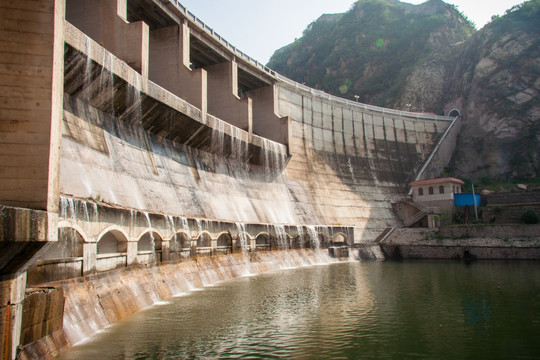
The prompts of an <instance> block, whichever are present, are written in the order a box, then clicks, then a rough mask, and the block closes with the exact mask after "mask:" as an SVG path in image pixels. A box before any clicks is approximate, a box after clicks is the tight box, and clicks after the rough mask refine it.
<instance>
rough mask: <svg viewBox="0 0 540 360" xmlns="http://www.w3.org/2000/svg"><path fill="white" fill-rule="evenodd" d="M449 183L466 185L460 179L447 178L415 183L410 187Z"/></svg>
mask: <svg viewBox="0 0 540 360" xmlns="http://www.w3.org/2000/svg"><path fill="white" fill-rule="evenodd" d="M447 182H452V183H457V184H461V185H463V184H465V183H464V182H463V181H461V180H459V179H456V178H451V177H446V178H439V179H429V180H418V181H413V182H411V183H410V184H409V185H411V186H414V185H429V184H440V183H447Z"/></svg>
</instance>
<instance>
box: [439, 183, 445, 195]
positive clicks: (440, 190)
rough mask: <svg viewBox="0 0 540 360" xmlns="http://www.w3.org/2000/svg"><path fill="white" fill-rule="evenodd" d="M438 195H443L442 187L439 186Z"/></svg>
mask: <svg viewBox="0 0 540 360" xmlns="http://www.w3.org/2000/svg"><path fill="white" fill-rule="evenodd" d="M439 194H444V186H442V185H441V186H439Z"/></svg>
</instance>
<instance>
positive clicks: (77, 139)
mask: <svg viewBox="0 0 540 360" xmlns="http://www.w3.org/2000/svg"><path fill="white" fill-rule="evenodd" d="M0 23H1V24H2V25H1V31H2V34H3V36H2V37H1V40H0V57H1V61H0V81H1V82H0V86H1V87H2V93H1V94H0V97H1V99H2V101H0V109H1V111H0V161H1V167H0V184H2V187H1V189H0V236H1V238H0V254H1V256H0V280H1V282H2V283H1V284H2V293H1V295H2V296H1V298H0V300H1V302H0V316H1V318H2V320H3V322H2V323H3V329H2V331H3V332H2V333H1V334H0V339H1V340H0V341H1V342H2V343H1V348H2V350H1V351H2V352H1V353H2V358H6V359H8V358H9V359H10V358H14V357H15V356H16V352H17V346H18V345H19V344H20V339H21V326H23V322H22V314H23V307H24V306H25V305H24V299H25V298H26V293H25V288H26V284H27V283H28V284H33V285H38V284H39V283H42V282H46V281H49V280H51V279H53V280H65V279H68V278H73V277H80V276H88V275H91V274H94V273H105V272H107V271H112V270H115V269H118V268H129V267H132V266H138V265H141V264H144V265H148V266H155V265H158V264H162V263H164V262H167V261H175V260H178V259H184V260H188V259H190V258H192V257H194V256H199V255H203V253H204V252H207V253H209V254H211V255H218V254H223V253H227V254H229V253H234V252H235V251H237V252H238V251H240V252H243V251H244V249H246V248H248V246H247V244H249V251H251V252H253V251H256V250H257V246H258V245H259V250H263V249H262V247H268V248H269V249H270V250H271V251H272V250H284V249H285V250H287V248H288V249H292V248H295V247H297V244H296V243H295V242H298V241H300V243H301V245H298V247H304V248H306V247H312V248H313V247H314V248H317V246H320V245H321V244H322V247H323V248H324V246H328V244H333V243H341V244H342V245H343V246H341V247H351V246H354V245H359V244H361V243H367V242H370V241H372V240H374V239H376V238H377V236H378V235H379V234H380V233H381V232H382V231H383V230H384V229H387V228H391V227H399V226H401V223H400V221H399V220H398V219H397V218H396V216H395V215H394V213H393V211H392V206H391V203H392V202H393V201H396V200H397V199H399V198H401V197H403V196H405V195H406V192H407V189H408V183H409V181H411V180H413V179H415V177H417V176H418V173H419V171H420V169H422V167H423V166H424V165H425V164H426V162H427V161H428V160H429V159H430V157H432V156H431V155H432V153H433V152H434V151H435V150H437V149H439V150H437V151H439V152H440V153H441V155H444V156H437V159H438V160H437V161H435V162H432V164H435V165H432V166H431V169H430V174H436V172H437V168H439V167H443V166H444V165H445V164H444V162H445V161H446V160H445V159H447V158H448V154H449V153H450V152H451V149H452V142H451V141H450V145H448V144H447V142H448V141H447V140H445V139H446V138H449V139H450V140H451V139H453V137H452V136H448V137H445V136H443V135H444V134H445V133H447V130H448V129H449V127H450V126H451V124H453V123H455V119H456V118H452V117H444V116H436V115H430V114H419V113H409V112H402V111H397V110H392V109H384V108H379V107H374V106H369V105H365V104H360V103H356V102H351V101H347V100H344V99H340V98H337V97H334V96H330V95H328V94H325V93H323V92H321V91H317V90H314V89H310V88H308V87H305V86H303V85H300V84H298V83H295V82H294V81H291V80H289V79H286V78H284V77H282V76H280V75H279V74H277V73H275V72H274V71H272V70H271V69H268V68H266V67H265V66H263V65H261V64H260V63H258V62H256V61H254V60H253V59H251V58H250V57H249V56H247V55H246V54H244V53H242V52H241V51H239V50H238V49H237V48H236V47H234V46H233V45H231V44H230V43H228V42H227V41H226V40H225V39H223V38H222V37H221V36H220V35H219V34H217V33H216V32H215V31H214V30H213V29H212V28H210V27H209V26H207V25H206V24H204V23H203V22H202V21H200V19H198V18H197V17H196V16H195V15H194V14H192V13H190V12H189V11H188V10H187V9H185V7H183V6H182V5H181V4H180V3H178V1H165V0H97V1H95V0H42V1H39V2H36V1H33V0H20V1H5V2H2V3H1V4H0ZM74 202H80V203H81V204H82V203H84V204H86V206H85V208H86V209H87V212H86V214H84V216H81V214H79V213H75V212H73V211H70V208H71V204H73V203H74ZM85 216H86V219H85V218H84V217H85ZM134 218H136V219H137V220H136V221H133V220H132V219H134ZM184 219H185V220H186V222H187V224H188V225H189V227H190V229H191V230H190V232H186V233H187V234H188V235H186V236H187V240H186V241H187V243H188V245H187V246H181V247H180V248H178V246H176V245H175V244H177V241H176V240H177V239H178V234H182V231H184V230H185V229H184V222H183V220H184ZM141 224H144V225H141ZM198 224H211V225H209V226H210V228H211V229H209V228H206V229H205V228H204V227H202V226H201V227H200V228H199V226H198ZM242 227H246V228H248V229H251V230H247V231H243V230H241V228H242ZM194 228H197V231H195V230H193V229H194ZM98 230H99V231H98ZM244 233H247V234H249V237H247V236H244V235H241V234H244ZM261 234H266V235H264V236H262V237H260V238H259V241H260V242H259V243H258V241H257V238H258V236H259V235H261ZM181 237H182V236H181ZM248 238H249V240H247V239H248ZM172 239H174V241H173V240H172ZM306 239H309V241H307V240H306ZM242 242H245V244H244V246H242ZM280 244H281V245H280ZM285 244H286V245H285ZM317 244H318V245H317ZM173 245H174V246H176V248H175V247H174V246H173ZM333 245H335V244H333ZM188 249H189V250H188ZM336 249H337V248H336ZM188 253H189V256H188ZM334 253H336V254H345V253H347V251H345V250H334ZM365 253H366V254H368V255H369V254H371V253H373V251H371V250H366V251H365ZM369 256H371V255H369ZM155 267H158V266H155ZM58 274H60V275H58ZM56 275H58V276H59V277H58V278H54V276H56ZM51 277H52V278H51ZM51 296H53V295H51ZM54 296H56V295H54ZM54 296H53V297H54ZM38 298H40V297H39V296H38ZM43 298H46V299H48V297H47V296H44V297H43ZM47 301H48V300H47ZM34 325H35V324H34ZM25 326H26V325H25ZM55 326H56V325H55ZM24 336H26V335H24ZM36 336H38V335H37V334H36V335H35V336H34V335H32V336H31V337H30V338H32V339H34V338H35V337H36ZM24 338H25V339H27V337H24Z"/></svg>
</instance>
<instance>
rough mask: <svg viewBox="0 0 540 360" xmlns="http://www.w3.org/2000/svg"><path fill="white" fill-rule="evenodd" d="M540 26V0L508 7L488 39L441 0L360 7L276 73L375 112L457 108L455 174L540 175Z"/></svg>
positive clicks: (286, 55)
mask: <svg viewBox="0 0 540 360" xmlns="http://www.w3.org/2000/svg"><path fill="white" fill-rule="evenodd" d="M539 23H540V0H531V1H527V2H525V3H523V4H521V5H520V6H516V7H514V8H512V9H509V10H508V11H507V14H506V15H505V16H503V17H500V18H495V19H494V20H493V21H492V22H491V23H490V24H488V25H487V26H485V27H484V28H483V29H481V30H480V31H476V30H475V29H474V27H473V26H472V24H471V23H470V22H468V21H467V19H466V18H465V17H464V16H463V15H462V14H460V13H459V12H458V11H457V10H456V9H455V8H454V7H452V6H450V5H448V4H446V3H444V2H443V1H441V0H430V1H427V2H426V3H424V4H421V5H410V4H406V3H401V2H399V1H397V0H360V1H358V2H357V3H356V4H355V5H354V6H353V7H352V8H351V10H350V11H349V12H347V13H345V14H334V15H331V16H328V15H325V16H321V17H320V18H319V19H318V20H317V21H315V22H314V23H312V24H311V25H310V26H309V27H308V28H307V29H306V31H305V32H304V36H303V37H302V38H301V39H298V40H297V41H295V42H294V43H293V44H290V45H288V46H286V47H284V48H282V49H279V50H278V51H276V52H275V54H274V56H273V57H272V58H271V59H270V62H269V66H270V67H273V68H274V69H276V70H277V71H278V72H280V73H283V74H284V75H286V76H289V77H291V78H293V79H294V80H297V81H299V82H304V83H306V84H307V85H310V86H312V87H316V88H319V89H322V90H324V91H326V92H329V93H332V94H335V95H339V96H343V97H346V98H350V99H355V98H357V99H358V100H359V101H361V102H365V103H369V104H375V105H382V106H386V107H390V108H397V109H402V110H410V111H426V112H433V113H438V114H448V113H449V111H450V110H452V109H458V110H459V111H460V113H461V114H462V115H463V118H464V127H463V129H462V132H461V135H460V137H459V139H458V146H457V149H456V152H455V154H454V157H453V161H452V163H451V165H450V167H449V168H448V169H446V172H447V173H448V174H449V175H452V176H461V177H470V178H473V179H475V180H480V179H481V178H483V177H489V178H499V179H504V180H507V179H511V178H523V177H538V176H539V175H540V120H539V117H540V101H539V95H540V80H539V74H540V36H539V33H540V27H539V26H538V24H539Z"/></svg>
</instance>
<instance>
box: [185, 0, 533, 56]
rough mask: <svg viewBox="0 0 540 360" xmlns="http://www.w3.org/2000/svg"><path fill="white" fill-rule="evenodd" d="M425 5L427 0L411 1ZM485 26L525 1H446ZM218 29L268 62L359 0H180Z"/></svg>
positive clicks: (410, 0)
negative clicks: (327, 16)
mask: <svg viewBox="0 0 540 360" xmlns="http://www.w3.org/2000/svg"><path fill="white" fill-rule="evenodd" d="M402 1H403V2H407V3H410V4H421V3H424V2H425V1H426V0H407V1H404V0H402ZM444 1H445V2H446V3H448V4H453V5H456V6H457V8H458V10H459V11H461V12H462V13H463V14H465V15H466V16H467V18H469V20H471V21H472V22H474V23H475V25H476V28H477V29H481V28H482V27H483V26H484V25H485V24H486V23H488V22H489V21H490V20H491V16H492V15H503V14H504V12H505V11H506V10H507V9H509V8H511V7H512V6H514V5H517V4H520V3H522V2H523V0H444ZM179 2H180V3H181V4H182V5H184V6H185V7H186V8H187V9H188V10H189V11H190V12H191V13H193V14H194V15H195V16H196V17H197V18H199V19H200V20H201V21H203V22H204V23H205V24H206V25H207V26H209V27H211V28H212V29H214V32H216V33H218V34H219V35H221V36H222V37H223V38H225V39H226V40H227V41H228V42H229V43H231V44H232V45H234V46H236V48H238V49H239V50H240V51H242V52H244V53H246V54H247V55H248V56H250V57H251V58H253V59H255V60H258V61H259V62H260V63H263V64H266V63H267V62H268V60H269V59H270V57H271V56H272V54H273V53H274V51H275V50H277V49H279V48H281V47H283V46H285V45H288V44H290V43H292V42H293V41H294V39H295V38H300V37H301V36H302V32H303V31H304V29H305V28H306V27H307V26H308V25H309V24H310V23H311V22H313V21H315V20H317V18H318V17H319V16H321V15H322V14H334V13H343V12H346V11H347V10H349V9H350V8H351V6H352V5H353V4H354V2H355V0H227V1H226V0H179Z"/></svg>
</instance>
